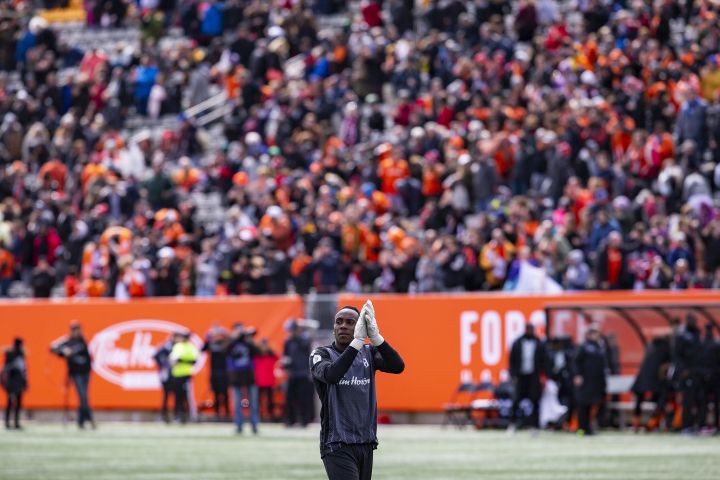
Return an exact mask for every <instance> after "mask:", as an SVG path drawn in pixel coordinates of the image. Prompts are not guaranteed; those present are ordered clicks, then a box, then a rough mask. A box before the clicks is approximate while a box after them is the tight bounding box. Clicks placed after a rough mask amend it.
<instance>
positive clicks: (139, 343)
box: [88, 320, 205, 390]
mask: <svg viewBox="0 0 720 480" xmlns="http://www.w3.org/2000/svg"><path fill="white" fill-rule="evenodd" d="M178 330H184V327H183V326H182V325H178V324H177V323H173V322H167V321H164V320H132V321H129V322H123V323H118V324H115V325H111V326H109V327H107V328H106V329H104V330H102V331H100V332H98V333H97V334H96V335H95V336H94V337H93V338H92V340H91V341H90V345H89V346H88V347H89V350H90V355H92V362H93V363H92V368H93V371H94V372H95V373H97V374H98V375H100V376H101V377H102V378H104V379H105V380H107V381H108V382H111V383H114V384H116V385H119V386H120V387H122V388H123V390H157V389H159V388H160V375H159V372H158V368H157V364H156V363H155V358H154V357H155V352H157V351H158V349H159V348H160V347H162V345H163V343H165V342H166V341H167V339H168V336H169V335H171V334H173V333H174V332H177V331H178ZM190 341H191V342H192V343H193V344H194V345H195V346H196V347H197V348H198V350H200V348H201V347H202V343H203V342H202V340H201V339H200V337H198V336H197V335H194V334H193V335H192V337H191V338H190ZM204 364H205V355H200V358H199V359H198V362H197V363H196V364H195V367H194V372H198V371H200V370H202V368H203V365H204Z"/></svg>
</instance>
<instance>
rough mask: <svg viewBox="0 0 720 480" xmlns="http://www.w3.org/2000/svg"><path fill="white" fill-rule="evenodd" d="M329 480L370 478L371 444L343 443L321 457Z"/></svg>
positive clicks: (367, 479) (371, 463)
mask: <svg viewBox="0 0 720 480" xmlns="http://www.w3.org/2000/svg"><path fill="white" fill-rule="evenodd" d="M322 460H323V464H324V465H325V472H327V476H328V479H329V480H370V479H371V478H372V466H373V446H372V445H370V444H366V443H365V444H359V445H344V446H343V447H341V448H340V450H338V451H336V452H332V453H328V454H327V455H325V456H324V457H323V459H322Z"/></svg>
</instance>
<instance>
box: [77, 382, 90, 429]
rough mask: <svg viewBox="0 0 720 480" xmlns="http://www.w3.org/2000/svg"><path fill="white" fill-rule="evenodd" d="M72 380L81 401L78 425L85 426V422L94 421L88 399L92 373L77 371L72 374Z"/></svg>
mask: <svg viewBox="0 0 720 480" xmlns="http://www.w3.org/2000/svg"><path fill="white" fill-rule="evenodd" d="M72 381H73V384H74V385H75V390H76V391H77V395H78V401H79V402H80V405H79V406H78V425H79V426H80V428H82V427H84V426H85V422H92V410H90V402H89V401H88V387H89V384H90V374H89V373H76V374H74V375H72Z"/></svg>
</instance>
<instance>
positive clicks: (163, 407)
mask: <svg viewBox="0 0 720 480" xmlns="http://www.w3.org/2000/svg"><path fill="white" fill-rule="evenodd" d="M171 392H172V385H171V383H170V380H169V379H168V380H165V381H164V382H162V403H161V404H160V415H162V418H163V420H165V421H166V422H168V421H170V417H169V416H168V403H169V401H170V400H169V399H170V393H171Z"/></svg>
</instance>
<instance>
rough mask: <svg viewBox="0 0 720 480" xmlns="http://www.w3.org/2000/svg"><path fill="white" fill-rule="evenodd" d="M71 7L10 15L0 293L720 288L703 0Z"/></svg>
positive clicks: (718, 113) (713, 92)
mask: <svg viewBox="0 0 720 480" xmlns="http://www.w3.org/2000/svg"><path fill="white" fill-rule="evenodd" d="M85 5H86V7H87V9H88V11H87V29H88V30H102V29H110V28H116V27H120V26H123V27H126V28H137V29H139V30H140V32H141V42H140V44H139V47H138V46H132V45H114V46H113V48H112V49H110V50H107V49H106V48H105V47H104V46H103V45H96V44H90V45H87V44H85V45H79V44H78V45H75V44H68V43H67V42H65V41H63V35H62V30H58V31H56V30H54V28H55V27H54V26H52V25H48V24H47V22H46V21H44V20H43V19H42V18H40V17H37V16H33V12H32V11H31V9H32V5H31V4H30V3H29V2H26V1H21V0H0V296H4V295H7V294H8V291H9V289H10V286H11V285H12V283H13V281H18V280H21V281H22V282H24V283H25V284H26V285H31V286H32V288H33V292H34V295H35V296H40V297H41V296H49V295H51V294H52V293H53V292H54V291H63V292H64V294H65V295H67V296H75V295H84V296H115V297H117V298H128V297H142V296H173V295H203V296H208V295H223V294H264V293H272V294H282V293H286V292H288V291H295V292H298V293H301V294H304V293H307V292H310V291H317V292H320V293H330V292H335V291H338V290H343V291H351V292H358V291H378V292H408V291H411V292H432V291H476V290H498V289H503V288H504V289H513V288H521V285H520V282H519V281H518V280H519V277H520V276H521V272H522V269H523V266H524V265H532V266H534V267H535V268H541V269H542V270H543V272H544V273H545V274H546V275H547V276H548V278H552V279H554V280H555V281H556V282H557V283H558V284H560V285H561V286H562V287H563V288H565V289H573V290H576V289H589V288H603V289H650V288H674V289H686V288H717V287H720V268H719V267H720V217H718V201H717V199H716V193H717V190H718V187H720V163H719V162H718V160H719V159H720V65H719V63H720V56H718V45H719V44H720V21H718V14H720V4H718V3H717V2H713V1H709V0H695V1H692V0H689V1H684V2H679V1H674V0H656V1H643V0H615V1H613V0H569V1H557V0H520V1H515V2H505V1H499V0H475V1H458V0H429V1H426V2H423V1H419V2H413V1H412V0H384V1H378V0H363V1H361V2H340V1H333V0H315V1H312V0H307V1H303V0H297V1H293V0H273V1H269V0H227V1H224V2H221V1H196V0H188V1H182V2H177V1H174V0H139V1H137V2H136V1H134V0H133V1H130V0H124V1H123V0H97V1H88V2H85ZM338 18H339V19H341V21H339V22H338V21H336V20H337V19H338ZM331 20H332V21H331ZM170 31H173V32H180V35H181V36H182V37H183V38H184V37H187V38H188V39H189V41H187V42H175V43H170V44H167V43H163V42H162V39H163V38H165V37H166V36H167V35H168V34H169V33H168V32H170ZM58 32H59V33H58ZM15 72H17V73H19V81H17V82H14V83H13V82H12V81H11V79H12V75H13V74H15ZM213 88H219V89H221V90H222V91H224V92H226V94H227V97H228V100H227V102H228V103H229V105H230V107H231V108H229V109H228V113H226V114H225V115H224V117H222V118H221V119H220V122H221V125H222V129H223V135H222V140H218V139H215V138H214V137H209V136H208V135H207V132H206V129H205V128H201V127H202V126H200V125H198V124H197V123H196V122H195V121H194V119H193V118H191V117H188V116H186V115H185V113H184V112H185V108H186V107H187V106H190V105H196V104H198V103H200V102H202V101H203V100H206V99H207V98H208V96H209V95H210V93H209V92H211V91H212V90H213ZM167 115H175V116H177V117H178V118H179V120H178V124H179V126H178V127H177V128H171V129H167V130H166V131H164V132H162V134H161V135H154V134H152V132H151V131H149V130H147V131H146V130H140V131H132V132H130V131H128V130H126V129H125V128H124V127H125V122H126V120H127V119H128V118H130V117H134V116H143V117H145V116H147V117H148V118H150V119H153V118H155V119H156V118H163V117H165V116H167ZM210 193H219V194H221V196H222V209H223V212H222V214H223V215H224V221H223V222H221V224H219V225H210V224H207V223H205V222H202V221H201V220H200V218H199V216H198V214H197V208H198V206H197V204H196V203H195V202H194V200H193V198H195V197H193V194H210ZM59 286H63V287H64V288H62V289H58V288H57V287H59Z"/></svg>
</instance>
